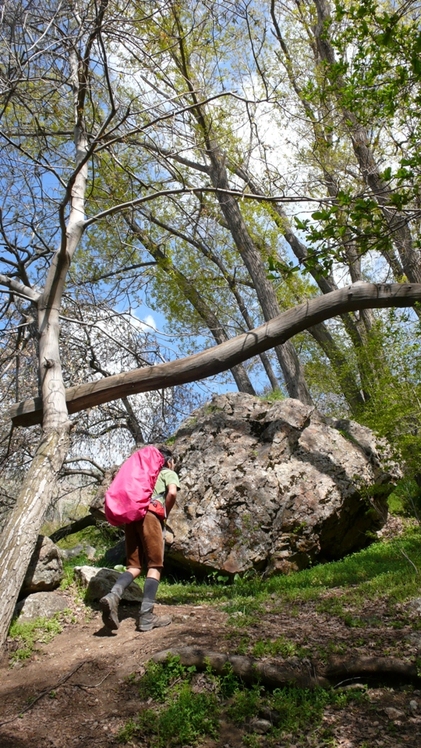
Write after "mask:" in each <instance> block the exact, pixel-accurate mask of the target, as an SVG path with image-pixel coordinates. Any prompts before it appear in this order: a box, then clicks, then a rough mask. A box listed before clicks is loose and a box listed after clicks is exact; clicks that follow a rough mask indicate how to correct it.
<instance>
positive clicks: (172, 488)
mask: <svg viewBox="0 0 421 748" xmlns="http://www.w3.org/2000/svg"><path fill="white" fill-rule="evenodd" d="M176 498H177V486H176V485H175V483H170V484H169V486H168V487H167V493H166V494H165V506H166V510H167V517H168V515H169V513H170V511H171V509H172V508H173V506H174V504H175V500H176Z"/></svg>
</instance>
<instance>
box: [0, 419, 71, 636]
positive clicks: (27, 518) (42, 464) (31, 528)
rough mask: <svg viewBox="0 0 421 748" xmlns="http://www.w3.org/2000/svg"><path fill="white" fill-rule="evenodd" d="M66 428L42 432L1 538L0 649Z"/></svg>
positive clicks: (65, 447) (59, 463)
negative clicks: (0, 606)
mask: <svg viewBox="0 0 421 748" xmlns="http://www.w3.org/2000/svg"><path fill="white" fill-rule="evenodd" d="M69 426H70V424H69V422H67V423H66V424H64V426H61V427H60V428H57V429H54V430H50V431H49V432H48V433H44V435H43V437H42V439H41V441H40V444H39V446H38V449H37V452H36V455H35V457H34V459H33V460H32V463H31V467H30V468H29V471H28V473H27V476H26V478H25V481H24V484H23V486H22V489H21V491H20V493H19V495H18V498H17V501H16V504H15V505H14V507H13V509H12V511H11V513H10V515H9V516H8V521H7V525H6V527H5V529H4V532H3V534H2V536H1V564H0V599H1V602H2V610H1V615H0V647H2V646H3V644H4V642H5V639H6V636H7V632H8V629H9V625H10V620H11V618H12V615H13V611H14V608H15V604H16V601H17V598H18V595H19V591H20V588H21V586H22V583H23V580H24V578H25V574H26V570H27V568H28V563H29V560H30V558H31V555H32V552H33V549H34V547H35V544H36V541H37V538H38V535H39V531H40V528H41V526H42V523H43V521H44V516H45V513H46V511H47V509H48V508H49V506H50V503H51V501H52V498H53V494H54V490H55V486H56V478H57V475H58V472H59V470H60V468H61V466H62V463H63V460H64V458H65V456H66V454H67V451H68V449H69V444H70V438H69V431H70V429H69Z"/></svg>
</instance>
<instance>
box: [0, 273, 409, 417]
mask: <svg viewBox="0 0 421 748" xmlns="http://www.w3.org/2000/svg"><path fill="white" fill-rule="evenodd" d="M417 301H421V284H420V283H413V284H408V283H390V284H384V283H383V284H381V283H379V284H376V283H354V284H353V285H350V286H347V287H346V288H342V289H340V290H339V291H332V292H331V293H328V294H324V295H323V296H317V297H316V298H314V299H309V300H308V301H306V302H305V303H304V304H300V305H299V306H296V307H294V308H293V309H288V311H286V312H283V313H282V314H280V315H279V316H278V317H275V318H274V319H271V320H270V321H269V322H266V323H265V324H264V325H261V326H260V327H256V328H255V329H254V330H250V332H247V333H244V334H243V335H239V336H238V337H236V338H233V339H232V340H227V341H226V342H225V343H221V344H220V345H217V346H215V347H213V348H208V349H207V350H205V351H203V352H202V353H196V354H194V355H193V356H187V357H186V358H182V359H178V360H177V361H169V362H168V363H166V364H159V365H158V366H145V367H144V368H142V369H134V370H133V371H129V372H127V373H125V374H117V375H115V376H112V377H106V378H104V379H101V380H99V381H96V382H89V383H88V384H81V385H78V386H76V387H69V388H68V389H67V390H66V404H67V409H68V412H69V413H77V412H79V411H80V410H85V409H86V408H92V407H93V406H94V405H100V404H102V403H106V402H110V401H111V400H116V399H118V398H121V397H126V396H128V395H134V394H135V393H138V392H151V391H153V390H159V389H163V388H165V387H174V386H175V385H179V384H186V383H187V382H193V381H198V380H200V379H205V378H206V377H210V376H214V375H215V374H220V373H221V372H222V371H226V370H227V369H230V368H231V367H233V366H235V365H236V364H238V363H241V362H243V361H245V360H246V359H248V358H251V357H252V356H256V355H257V354H259V353H262V352H263V351H267V350H269V349H270V348H273V347H274V346H276V345H280V344H282V343H285V341H287V340H289V339H290V338H292V337H293V336H294V335H296V334H297V333H299V332H302V331H303V330H306V329H307V328H308V327H312V326H314V325H316V324H318V323H319V322H323V321H324V320H326V319H329V318H330V317H335V316H337V315H339V314H344V313H345V312H350V311H356V310H358V309H369V308H382V307H405V306H413V305H414V304H415V303H416V302H417ZM10 417H11V419H12V421H13V423H14V425H15V426H32V425H34V424H36V423H41V421H42V417H43V412H42V401H41V398H33V399H30V400H25V401H24V402H21V403H18V404H17V405H15V406H14V407H13V408H12V409H11V411H10Z"/></svg>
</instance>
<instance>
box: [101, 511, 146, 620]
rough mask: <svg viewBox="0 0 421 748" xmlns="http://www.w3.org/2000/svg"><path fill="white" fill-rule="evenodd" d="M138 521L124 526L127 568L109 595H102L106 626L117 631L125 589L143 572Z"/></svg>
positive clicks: (102, 608) (103, 615)
mask: <svg viewBox="0 0 421 748" xmlns="http://www.w3.org/2000/svg"><path fill="white" fill-rule="evenodd" d="M136 524H137V523H136V522H132V523H131V524H130V525H126V527H125V528H124V533H125V538H126V561H127V570H126V571H124V572H123V573H122V574H120V576H118V577H117V579H116V581H115V584H114V585H113V587H112V588H111V590H110V592H109V593H108V595H104V597H101V600H100V601H99V606H100V608H101V610H102V621H103V624H104V626H106V627H107V628H108V629H111V631H115V630H116V629H118V627H119V626H120V621H119V619H118V606H119V603H120V600H121V598H122V597H123V594H124V590H125V589H127V587H128V586H129V585H130V584H131V583H132V582H133V579H136V577H138V576H139V574H140V572H141V563H140V554H139V535H138V528H136Z"/></svg>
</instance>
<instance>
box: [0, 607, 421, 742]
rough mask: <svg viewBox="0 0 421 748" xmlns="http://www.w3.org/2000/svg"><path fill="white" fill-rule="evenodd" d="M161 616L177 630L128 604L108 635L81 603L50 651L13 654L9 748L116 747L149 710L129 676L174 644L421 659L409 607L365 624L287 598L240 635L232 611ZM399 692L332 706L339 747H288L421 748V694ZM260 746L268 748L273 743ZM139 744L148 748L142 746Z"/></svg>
mask: <svg viewBox="0 0 421 748" xmlns="http://www.w3.org/2000/svg"><path fill="white" fill-rule="evenodd" d="M273 597H274V596H273ZM73 605H74V606H75V603H74V602H73ZM156 610H157V612H158V614H162V615H167V614H171V615H172V616H173V623H172V625H171V626H169V627H167V628H164V629H155V630H153V631H150V632H147V633H137V632H136V631H135V613H136V607H133V606H129V605H126V606H121V610H120V613H121V618H122V621H121V625H120V628H119V630H118V632H116V633H113V634H111V635H110V634H109V635H106V631H105V630H104V628H103V626H102V621H101V616H100V613H99V612H98V611H92V610H91V609H89V608H85V607H84V606H83V605H80V604H79V607H77V605H76V613H77V615H78V621H77V622H76V623H72V624H68V625H67V626H66V628H65V629H64V631H63V632H62V633H61V634H59V635H58V636H56V637H55V638H54V639H53V640H52V641H51V642H50V643H49V644H40V645H39V648H38V651H37V652H36V654H35V655H33V657H32V658H31V660H30V661H29V662H27V664H24V665H21V666H19V667H13V668H11V667H10V666H9V663H8V660H7V658H6V657H5V658H4V660H3V661H2V663H1V664H0V723H2V724H1V725H0V746H1V748H50V746H52V747H53V748H89V747H90V746H92V747H93V746H95V748H116V746H117V742H116V735H117V733H118V732H119V730H120V729H121V728H122V727H123V726H124V725H125V724H126V723H127V721H128V720H129V719H130V718H131V717H135V716H136V715H137V714H138V712H139V696H138V689H137V687H136V686H135V685H134V684H133V683H131V681H130V678H129V676H130V675H132V674H137V675H139V674H141V673H142V672H143V667H144V664H145V663H146V661H147V660H148V659H150V657H151V656H152V655H153V654H154V653H156V652H159V651H161V650H163V649H167V648H171V647H180V646H181V647H186V646H200V647H202V648H204V649H211V650H214V651H215V650H218V651H220V652H229V653H233V652H234V651H236V650H237V648H238V646H239V645H240V644H241V643H243V646H244V642H246V643H247V647H248V652H249V653H250V652H251V650H252V647H253V645H254V643H255V642H257V641H261V640H262V639H266V640H268V639H269V640H272V641H273V640H278V639H279V638H280V637H281V638H282V637H284V638H285V641H287V642H289V643H291V645H295V646H297V647H301V648H303V649H304V653H303V654H302V655H300V656H306V652H307V653H308V657H310V658H311V659H312V661H313V662H314V663H315V664H316V666H317V665H318V664H320V663H321V662H322V661H323V658H325V657H326V652H329V651H330V652H336V653H337V652H341V653H344V654H346V655H348V656H349V655H352V653H355V655H356V656H383V655H385V654H389V655H390V656H394V657H400V658H401V659H403V660H406V661H410V662H415V661H417V659H418V658H419V657H420V655H421V632H420V631H419V630H418V625H417V618H416V616H411V615H409V614H408V609H405V606H403V608H402V611H401V619H400V620H398V619H396V617H395V618H394V619H391V617H390V613H389V611H388V605H387V601H385V603H384V605H383V606H382V605H381V604H380V603H379V602H378V601H376V603H375V604H372V603H370V601H367V603H366V605H365V607H364V610H363V611H361V610H360V611H359V615H360V619H361V623H362V625H361V627H350V626H347V625H345V623H344V622H343V621H341V620H340V619H339V618H336V617H335V616H332V615H328V614H326V613H321V612H320V608H319V609H316V606H315V604H314V603H311V602H301V603H297V604H296V605H294V607H293V608H292V607H291V606H285V605H283V604H282V603H281V602H280V601H279V600H277V599H272V600H271V601H270V602H269V603H268V604H267V606H266V611H265V612H263V613H262V615H261V616H260V617H259V620H258V622H255V623H254V624H253V625H250V626H248V627H246V628H244V627H243V628H242V627H239V628H237V627H236V628H233V626H232V625H231V624H230V623H229V621H228V619H227V616H226V614H225V613H223V612H222V611H220V610H218V609H217V608H215V607H212V606H206V605H199V606H189V605H180V606H175V605H171V606H169V605H157V606H156ZM397 615H399V611H398V613H397ZM392 685H394V684H392ZM395 685H396V687H390V684H389V685H388V686H387V687H384V686H383V687H379V686H378V684H368V688H367V696H368V699H367V701H366V702H365V703H360V704H356V705H353V706H349V705H348V706H347V707H346V708H345V709H342V710H337V709H336V710H329V709H327V710H326V714H325V717H324V724H325V725H326V728H329V730H330V734H332V732H333V735H334V736H335V738H334V742H333V743H332V742H323V741H322V742H320V743H319V742H317V741H316V742H314V736H313V737H311V736H305V737H306V740H308V743H303V742H301V739H302V736H301V737H300V740H298V739H297V738H298V736H293V735H291V736H289V737H288V739H285V742H283V743H282V748H293V747H294V746H296V745H299V746H300V747H301V746H302V745H304V744H305V745H307V744H308V745H309V746H311V747H313V746H320V748H327V746H329V748H377V746H380V748H387V747H388V746H390V747H391V748H404V747H405V746H409V748H419V746H420V745H421V690H417V689H416V688H415V689H414V688H413V687H407V686H405V687H402V684H395ZM28 707H29V708H28ZM390 710H392V711H390ZM19 715H21V716H19ZM243 733H244V731H241V730H238V729H235V728H234V727H233V726H230V725H228V726H227V725H226V724H224V725H223V727H222V730H221V734H220V738H219V739H218V740H216V741H210V740H206V741H205V742H206V748H216V747H218V748H240V746H241V745H242V742H241V741H242V735H243ZM259 740H260V744H261V746H262V748H264V746H265V745H266V743H265V738H264V736H261V737H260V738H259ZM130 745H131V746H140V745H142V746H145V745H146V744H145V743H140V742H138V741H137V742H136V740H134V741H133V742H132V743H131V744H130Z"/></svg>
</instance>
